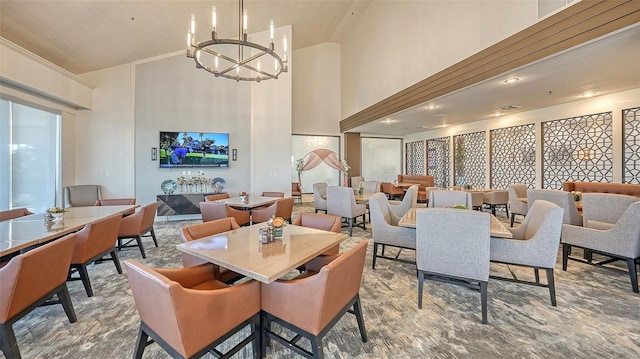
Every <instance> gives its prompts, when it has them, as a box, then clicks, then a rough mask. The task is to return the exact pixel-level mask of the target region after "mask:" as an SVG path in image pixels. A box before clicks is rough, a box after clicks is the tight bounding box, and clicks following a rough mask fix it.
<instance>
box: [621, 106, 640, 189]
mask: <svg viewBox="0 0 640 359" xmlns="http://www.w3.org/2000/svg"><path fill="white" fill-rule="evenodd" d="M622 118H623V121H624V149H623V153H624V166H623V167H622V171H623V174H622V182H624V183H636V184H639V183H640V107H636V108H630V109H627V110H623V111H622Z"/></svg>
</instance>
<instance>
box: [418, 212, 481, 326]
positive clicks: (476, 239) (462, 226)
mask: <svg viewBox="0 0 640 359" xmlns="http://www.w3.org/2000/svg"><path fill="white" fill-rule="evenodd" d="M490 223H491V221H490V216H489V214H488V213H481V212H477V211H466V210H460V209H453V208H426V209H419V210H417V213H416V225H417V227H416V262H417V266H418V308H422V289H423V283H424V279H425V276H426V278H427V279H431V280H437V281H441V282H445V283H453V284H460V285H463V286H465V287H470V288H474V289H477V290H479V291H480V299H481V303H482V324H486V323H487V285H488V283H489V235H490Z"/></svg>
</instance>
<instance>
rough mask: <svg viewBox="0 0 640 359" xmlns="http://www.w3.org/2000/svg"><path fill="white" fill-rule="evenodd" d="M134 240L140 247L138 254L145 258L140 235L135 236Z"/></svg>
mask: <svg viewBox="0 0 640 359" xmlns="http://www.w3.org/2000/svg"><path fill="white" fill-rule="evenodd" d="M136 242H137V243H138V247H139V248H140V254H142V258H147V255H146V254H145V253H144V247H143V246H142V237H140V236H136Z"/></svg>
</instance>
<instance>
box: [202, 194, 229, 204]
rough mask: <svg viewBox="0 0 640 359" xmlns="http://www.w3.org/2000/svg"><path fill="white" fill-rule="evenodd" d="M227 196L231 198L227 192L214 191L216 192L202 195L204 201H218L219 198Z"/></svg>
mask: <svg viewBox="0 0 640 359" xmlns="http://www.w3.org/2000/svg"><path fill="white" fill-rule="evenodd" d="M227 198H231V196H229V194H228V193H216V194H210V195H207V196H204V201H205V202H211V201H219V200H221V199H227Z"/></svg>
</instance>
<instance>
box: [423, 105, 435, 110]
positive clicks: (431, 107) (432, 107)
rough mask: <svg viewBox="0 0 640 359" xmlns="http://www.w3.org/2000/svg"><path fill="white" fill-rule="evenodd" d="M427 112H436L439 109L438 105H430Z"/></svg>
mask: <svg viewBox="0 0 640 359" xmlns="http://www.w3.org/2000/svg"><path fill="white" fill-rule="evenodd" d="M425 108H426V109H427V110H435V109H436V108H438V106H436V105H429V106H427V107H425Z"/></svg>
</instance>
